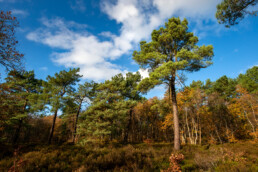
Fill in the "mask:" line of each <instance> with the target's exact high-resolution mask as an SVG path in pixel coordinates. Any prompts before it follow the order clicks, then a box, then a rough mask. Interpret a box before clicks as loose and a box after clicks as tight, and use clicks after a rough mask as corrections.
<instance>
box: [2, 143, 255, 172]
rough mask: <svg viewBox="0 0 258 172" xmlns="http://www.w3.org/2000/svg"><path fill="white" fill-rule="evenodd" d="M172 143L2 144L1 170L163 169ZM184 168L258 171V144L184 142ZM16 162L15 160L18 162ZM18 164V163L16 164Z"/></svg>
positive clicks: (171, 151)
mask: <svg viewBox="0 0 258 172" xmlns="http://www.w3.org/2000/svg"><path fill="white" fill-rule="evenodd" d="M172 153H175V152H173V145H172V144H170V143H149V144H147V143H142V144H127V145H122V144H114V143H113V144H108V145H107V144H105V145H104V144H103V145H101V144H99V145H96V144H95V145H94V146H93V145H87V146H76V145H69V144H65V145H59V146H58V145H51V146H46V145H41V146H39V145H24V146H22V147H20V149H19V150H18V151H14V149H13V148H12V147H11V146H6V145H5V146H3V145H2V146H0V171H8V170H9V171H26V172H29V171H32V172H36V171H79V172H83V171H162V170H166V169H168V167H169V157H170V155H171V154H172ZM179 153H182V154H183V155H184V160H183V161H181V162H180V167H181V169H182V171H225V172H230V171H258V143H257V142H255V141H245V142H237V143H227V144H220V145H203V146H199V145H184V146H182V150H180V152H179ZM14 162H15V163H14ZM14 164H15V165H14Z"/></svg>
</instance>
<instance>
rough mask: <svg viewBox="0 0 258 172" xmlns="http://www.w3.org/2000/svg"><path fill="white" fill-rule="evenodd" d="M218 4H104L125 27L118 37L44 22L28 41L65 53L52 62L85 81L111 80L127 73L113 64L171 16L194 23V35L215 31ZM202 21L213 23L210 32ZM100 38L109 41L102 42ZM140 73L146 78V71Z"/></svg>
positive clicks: (194, 0)
mask: <svg viewBox="0 0 258 172" xmlns="http://www.w3.org/2000/svg"><path fill="white" fill-rule="evenodd" d="M76 2H80V0H77V1H76ZM218 3H219V0H209V1H207V0H130V1H128V0H118V1H116V2H115V3H112V2H110V1H103V3H102V4H101V9H102V11H103V12H104V13H106V14H107V15H108V16H109V18H110V19H112V20H115V21H116V22H117V23H120V24H121V25H122V26H121V29H120V34H119V35H114V34H112V33H111V32H109V31H103V32H102V33H100V34H97V35H93V34H90V33H88V32H86V31H85V30H86V29H87V26H85V25H80V24H77V23H74V22H67V21H64V20H63V19H60V18H56V19H52V20H49V19H45V18H44V19H42V20H41V22H42V24H43V27H42V28H39V29H37V30H36V31H33V32H31V33H29V34H28V35H27V38H28V39H29V40H32V41H36V42H40V43H43V44H45V45H48V46H50V47H52V48H57V49H59V50H62V51H63V52H60V51H59V50H56V51H55V52H54V53H53V54H52V58H53V61H54V62H55V63H57V64H59V65H64V66H66V67H80V68H81V73H82V74H83V75H84V78H87V79H93V80H103V79H109V78H110V77H111V76H113V75H115V74H117V73H125V72H126V70H124V69H123V68H122V67H121V66H118V65H115V64H114V63H113V60H115V59H118V58H119V57H120V56H121V55H124V54H128V53H131V51H132V50H133V49H137V48H138V45H139V41H141V40H149V39H150V35H151V32H152V30H153V29H156V28H158V27H159V26H161V25H164V22H165V21H166V20H167V19H168V18H170V17H172V16H175V15H176V16H181V17H187V18H188V19H190V22H193V23H195V25H196V27H195V29H194V32H195V33H197V34H198V35H202V34H203V30H204V29H205V30H207V29H208V30H210V31H214V30H216V29H217V28H218V25H217V24H215V22H216V21H215V19H214V14H215V10H216V4H218ZM203 21H206V22H210V23H209V28H207V27H206V24H203ZM211 23H212V24H211ZM101 36H102V37H106V38H108V40H106V41H102V40H100V39H99V37H101ZM202 36H205V35H204V34H203V35H202ZM139 71H140V72H141V73H142V74H143V76H147V73H146V71H141V70H139Z"/></svg>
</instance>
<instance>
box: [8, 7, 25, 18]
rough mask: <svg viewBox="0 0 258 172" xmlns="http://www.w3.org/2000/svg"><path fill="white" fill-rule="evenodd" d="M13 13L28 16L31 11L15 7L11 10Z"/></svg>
mask: <svg viewBox="0 0 258 172" xmlns="http://www.w3.org/2000/svg"><path fill="white" fill-rule="evenodd" d="M11 11H12V14H13V15H14V16H22V17H26V16H27V15H29V13H28V12H27V11H24V10H19V9H13V10H11Z"/></svg>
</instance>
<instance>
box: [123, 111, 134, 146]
mask: <svg viewBox="0 0 258 172" xmlns="http://www.w3.org/2000/svg"><path fill="white" fill-rule="evenodd" d="M132 114H133V109H132V108H131V109H130V111H129V122H128V124H127V126H126V131H125V136H124V142H125V143H127V142H128V134H129V131H130V127H131V124H132Z"/></svg>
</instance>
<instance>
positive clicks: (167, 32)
mask: <svg viewBox="0 0 258 172" xmlns="http://www.w3.org/2000/svg"><path fill="white" fill-rule="evenodd" d="M151 37H152V40H151V41H150V42H148V43H147V42H146V41H142V42H141V43H140V51H135V52H134V53H133V59H134V60H135V61H136V62H137V63H138V64H139V65H140V66H141V68H145V69H149V72H150V76H149V77H148V78H145V79H143V80H142V81H141V83H140V88H142V89H145V90H148V89H150V88H153V87H154V86H155V85H159V84H167V86H168V87H169V92H170V95H171V98H172V107H173V114H174V115H173V116H174V148H175V149H176V150H179V149H180V135H179V132H180V130H179V119H178V108H177V101H176V88H175V84H176V79H178V71H180V70H181V71H188V72H194V71H198V70H200V69H201V68H206V67H208V66H209V65H211V64H212V62H211V59H212V57H213V47H212V45H208V46H205V45H203V46H198V45H197V43H198V38H197V37H196V36H194V34H193V33H192V32H189V31H188V22H187V20H186V19H184V20H183V21H181V20H180V19H179V18H174V17H173V18H171V19H169V20H168V22H167V23H165V27H161V28H160V29H159V30H153V32H152V34H151Z"/></svg>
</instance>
